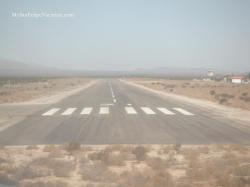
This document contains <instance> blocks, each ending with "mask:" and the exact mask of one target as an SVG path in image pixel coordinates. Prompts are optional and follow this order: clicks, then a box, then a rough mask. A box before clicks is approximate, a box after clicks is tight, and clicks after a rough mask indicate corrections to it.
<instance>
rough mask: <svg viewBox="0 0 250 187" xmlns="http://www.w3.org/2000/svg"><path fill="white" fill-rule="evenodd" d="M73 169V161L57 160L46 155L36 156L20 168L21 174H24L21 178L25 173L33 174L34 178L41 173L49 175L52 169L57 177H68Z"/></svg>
mask: <svg viewBox="0 0 250 187" xmlns="http://www.w3.org/2000/svg"><path fill="white" fill-rule="evenodd" d="M21 169H22V168H21ZM74 169H75V163H74V162H73V161H67V160H58V159H54V158H47V157H46V158H37V159H35V160H33V161H31V162H30V163H29V164H27V165H26V166H25V167H24V168H23V169H22V170H21V174H23V175H24V176H23V177H22V178H26V175H29V176H34V177H33V178H35V177H39V176H41V175H42V176H44V175H51V171H52V172H53V174H54V175H55V176H57V177H68V176H69V175H70V173H71V172H72V171H73V170H74ZM27 173H30V174H27ZM29 176H27V177H29Z"/></svg>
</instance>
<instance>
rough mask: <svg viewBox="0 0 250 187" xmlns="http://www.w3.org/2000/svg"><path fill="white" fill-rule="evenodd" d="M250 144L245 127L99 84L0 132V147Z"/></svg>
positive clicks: (111, 83)
mask: <svg viewBox="0 0 250 187" xmlns="http://www.w3.org/2000/svg"><path fill="white" fill-rule="evenodd" d="M68 142H79V143H82V144H172V143H181V144H214V143H216V144H222V143H223V144H224V143H242V144H249V143H250V126H246V125H242V124H241V123H237V122H235V121H232V120H229V119H227V118H225V117H224V118H223V117H218V116H217V115H214V114H212V113H209V112H207V111H205V110H202V109H200V108H198V107H196V106H194V105H192V104H187V103H184V102H181V101H176V100H173V99H167V98H162V97H159V96H158V95H155V94H154V93H151V92H149V91H145V90H142V89H140V88H136V87H134V86H130V85H127V84H125V83H124V82H122V81H119V80H117V79H103V80H99V81H97V83H96V84H95V85H93V86H91V87H89V88H88V89H86V90H83V91H81V92H79V93H77V94H75V95H72V96H69V97H67V98H66V99H64V100H62V101H61V102H59V103H56V104H53V105H50V106H48V107H46V108H43V109H41V110H39V111H36V112H34V113H33V114H31V115H29V116H28V117H27V118H25V119H24V120H22V121H21V122H19V123H18V124H16V125H13V126H11V127H9V128H7V129H5V130H4V131H2V132H0V144H2V145H32V144H64V143H68Z"/></svg>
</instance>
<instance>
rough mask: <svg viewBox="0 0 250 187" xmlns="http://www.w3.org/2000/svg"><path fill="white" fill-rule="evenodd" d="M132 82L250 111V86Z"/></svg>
mask: <svg viewBox="0 0 250 187" xmlns="http://www.w3.org/2000/svg"><path fill="white" fill-rule="evenodd" d="M130 81H134V82H135V83H138V84H141V85H144V86H146V87H149V88H153V89H157V90H161V91H165V92H168V93H173V94H179V95H184V96H188V97H192V98H198V99H203V100H208V101H212V102H216V103H219V104H221V105H226V106H231V107H236V108H241V109H246V110H250V84H232V83H226V82H217V81H202V80H167V79H131V80H130Z"/></svg>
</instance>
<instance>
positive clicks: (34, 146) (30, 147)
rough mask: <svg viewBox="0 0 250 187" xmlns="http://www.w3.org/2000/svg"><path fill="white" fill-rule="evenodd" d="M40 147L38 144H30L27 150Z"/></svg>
mask: <svg viewBox="0 0 250 187" xmlns="http://www.w3.org/2000/svg"><path fill="white" fill-rule="evenodd" d="M37 149H39V148H38V146H37V145H29V146H27V147H26V150H37Z"/></svg>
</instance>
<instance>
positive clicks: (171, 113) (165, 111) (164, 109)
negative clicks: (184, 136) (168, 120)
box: [157, 107, 174, 115]
mask: <svg viewBox="0 0 250 187" xmlns="http://www.w3.org/2000/svg"><path fill="white" fill-rule="evenodd" d="M157 109H158V110H159V111H161V112H162V113H163V114H166V115H174V113H173V112H172V111H170V110H168V109H166V108H162V107H158V108H157Z"/></svg>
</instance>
